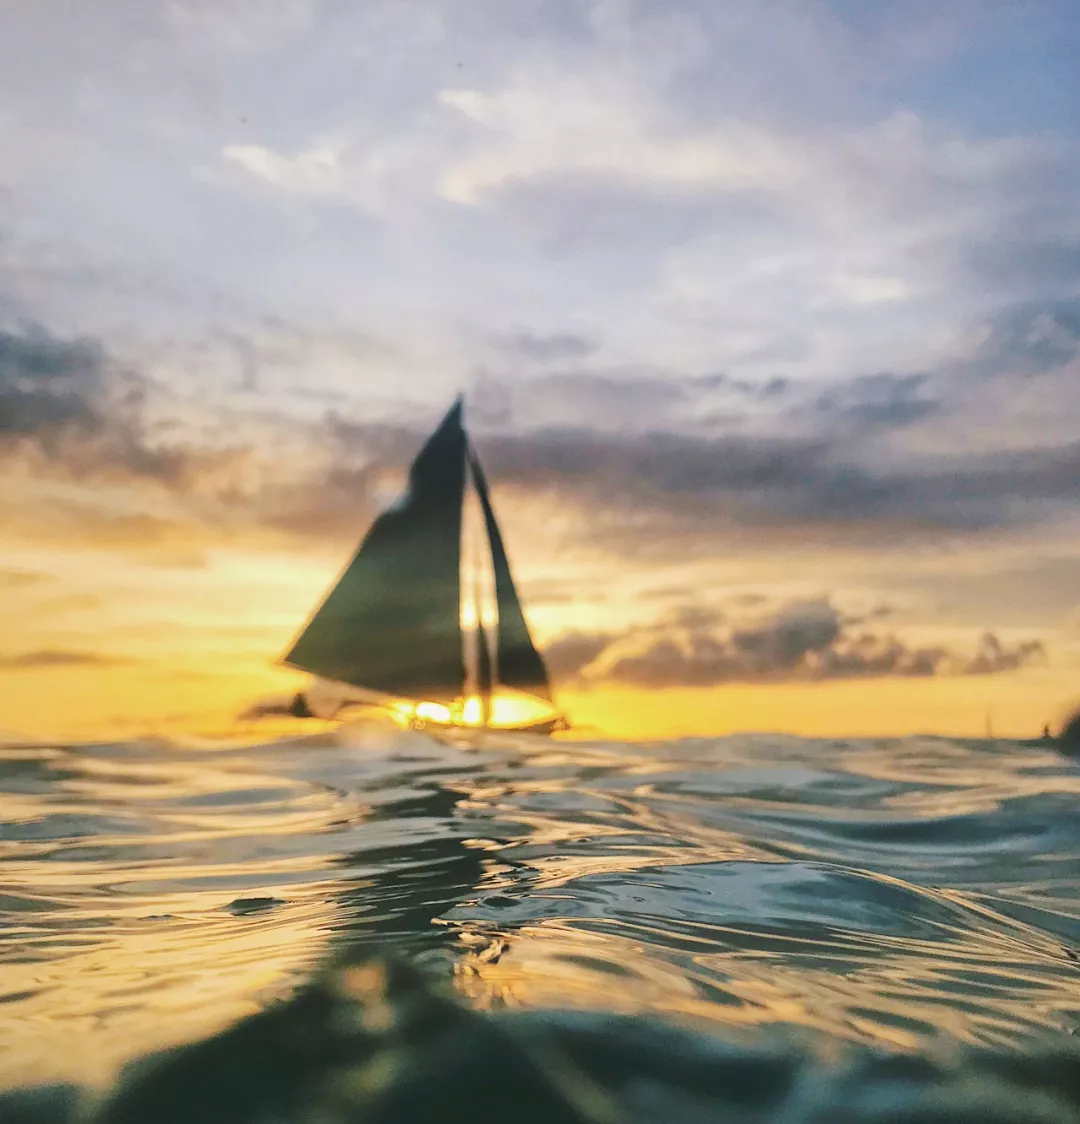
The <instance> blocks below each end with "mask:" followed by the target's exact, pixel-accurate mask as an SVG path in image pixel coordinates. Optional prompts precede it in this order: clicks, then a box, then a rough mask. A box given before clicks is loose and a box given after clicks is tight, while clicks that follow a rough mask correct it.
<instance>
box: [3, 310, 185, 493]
mask: <svg viewBox="0 0 1080 1124" xmlns="http://www.w3.org/2000/svg"><path fill="white" fill-rule="evenodd" d="M146 389H147V388H146V384H145V381H144V380H142V379H140V378H138V377H137V376H135V375H133V374H131V373H130V372H125V371H123V370H121V369H120V368H118V367H117V366H115V365H114V364H112V363H111V361H110V360H109V358H108V356H107V354H106V352H105V349H104V348H103V346H102V345H101V343H100V342H98V341H97V340H93V339H89V338H74V339H62V338H59V337H57V336H54V335H52V334H50V333H49V332H47V331H46V330H45V329H44V328H41V327H38V326H33V325H31V326H27V327H25V328H23V329H22V330H19V331H0V457H3V456H5V455H6V456H18V455H19V454H20V453H26V452H28V451H29V452H31V453H33V454H35V455H36V456H37V457H38V458H40V459H41V460H43V461H44V462H46V463H49V464H52V465H55V466H62V467H64V468H65V469H66V470H67V471H68V472H69V473H71V474H72V475H76V476H79V477H83V478H85V477H86V476H87V475H93V474H94V473H109V472H118V473H121V474H123V475H128V476H134V477H145V478H151V479H156V480H159V481H162V482H164V483H167V484H176V483H177V482H178V481H179V479H180V477H181V476H182V475H183V474H184V472H185V470H186V468H187V466H188V460H189V457H188V455H187V453H186V452H185V451H184V450H181V449H176V448H169V447H167V446H165V445H162V444H155V443H152V442H151V441H150V439H149V435H148V433H147V428H146V425H145V422H144V420H143V417H142V412H141V407H142V405H143V402H144V400H145V395H146Z"/></svg>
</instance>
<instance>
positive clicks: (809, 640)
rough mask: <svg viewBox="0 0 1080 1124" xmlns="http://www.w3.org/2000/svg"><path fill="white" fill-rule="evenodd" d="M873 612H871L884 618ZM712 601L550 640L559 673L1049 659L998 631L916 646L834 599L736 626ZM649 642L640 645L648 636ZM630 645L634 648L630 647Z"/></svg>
mask: <svg viewBox="0 0 1080 1124" xmlns="http://www.w3.org/2000/svg"><path fill="white" fill-rule="evenodd" d="M882 615H884V614H882V613H871V614H870V615H869V617H867V618H865V619H880V617H881V616H882ZM724 621H725V617H724V616H723V614H720V613H718V612H716V611H715V610H710V609H708V608H707V607H706V608H705V610H704V611H701V610H700V609H699V607H698V606H694V605H690V606H687V607H686V608H685V609H684V610H683V611H682V612H681V613H680V614H679V615H678V616H676V617H670V618H668V619H666V620H661V621H660V622H658V623H657V624H656V625H654V626H652V627H651V628H635V629H631V630H629V631H627V632H625V633H622V634H612V633H593V634H582V633H575V632H571V633H567V634H564V635H563V636H561V637H556V639H555V640H554V641H553V642H552V644H551V645H550V646H549V649H548V650H549V652H552V653H554V658H553V659H551V668H552V671H553V673H554V674H555V675H556V676H557V677H558V676H560V675H561V676H563V677H564V678H566V679H568V680H570V681H573V682H576V683H577V684H578V685H579V686H589V685H590V684H596V683H598V682H617V683H625V684H628V685H631V686H636V687H644V688H664V687H712V686H718V685H720V684H723V683H759V682H791V681H808V680H824V679H851V678H880V677H885V676H903V677H921V678H927V677H931V676H936V675H994V674H998V673H1001V672H1005V671H1014V670H1016V669H1017V668H1020V667H1023V666H1026V665H1027V664H1030V663H1033V662H1037V661H1039V660H1042V659H1045V656H1046V652H1045V648H1044V646H1043V644H1042V642H1041V641H1038V640H1027V641H1022V642H1020V643H1018V644H1016V645H1014V646H1012V647H1009V646H1007V645H1005V644H1003V643H1002V642H1001V640H1000V639H999V638H998V637H997V636H996V635H995V634H994V633H992V632H987V633H985V634H984V635H983V636H982V638H981V639H980V641H979V643H978V646H977V648H976V650H975V652H974V654H970V655H965V654H963V653H958V652H955V651H952V650H950V649H947V648H944V647H940V646H939V647H918V646H911V645H909V644H907V643H905V642H904V641H903V640H901V639H899V638H897V637H896V636H893V635H878V634H875V633H871V632H866V631H862V632H853V631H851V629H850V624H852V623H859V622H858V620H857V619H852V618H845V617H844V616H843V615H842V614H841V613H840V611H839V610H838V609H837V608H836V606H835V605H834V604H833V603H832V602H831V600H829V599H828V598H817V599H811V600H802V601H792V602H789V603H787V604H785V605H781V606H780V607H779V608H777V609H776V610H775V611H774V612H772V613H771V614H768V615H766V616H764V617H760V618H759V619H758V620H757V621H755V622H754V623H752V624H743V625H739V624H729V625H727V626H726V627H724V626H723V625H724ZM642 639H645V640H646V641H647V643H646V644H645V645H644V646H642V645H641V643H640V642H641V640H642ZM628 647H629V648H631V649H633V650H631V651H629V652H627V651H626V649H627V648H628Z"/></svg>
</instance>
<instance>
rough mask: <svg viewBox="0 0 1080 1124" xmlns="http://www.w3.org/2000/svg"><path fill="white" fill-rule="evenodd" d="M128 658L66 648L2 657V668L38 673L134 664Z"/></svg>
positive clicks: (45, 649)
mask: <svg viewBox="0 0 1080 1124" xmlns="http://www.w3.org/2000/svg"><path fill="white" fill-rule="evenodd" d="M134 662H135V661H134V660H131V659H129V658H127V657H122V656H113V655H107V654H105V653H103V652H82V651H73V650H68V649H64V648H40V649H38V650H36V651H30V652H19V653H17V654H15V655H0V667H2V668H6V669H8V670H9V671H37V670H41V669H43V668H63V667H68V668H95V667H117V666H125V665H128V664H131V663H134Z"/></svg>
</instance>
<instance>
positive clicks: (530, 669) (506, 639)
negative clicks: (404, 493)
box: [469, 446, 551, 702]
mask: <svg viewBox="0 0 1080 1124" xmlns="http://www.w3.org/2000/svg"><path fill="white" fill-rule="evenodd" d="M469 466H470V468H471V469H472V476H473V483H474V484H475V486H476V493H477V495H478V496H479V498H480V506H481V507H482V508H483V511H484V524H485V525H486V527H487V534H488V541H489V542H490V545H491V556H492V560H493V562H494V564H495V599H496V602H497V604H498V607H499V629H498V643H497V645H496V651H497V652H498V660H499V663H498V669H497V675H498V680H499V682H500V683H501V684H503V685H504V686H506V687H510V688H511V689H513V690H516V691H523V692H524V693H526V694H529V695H537V696H539V697H540V698H542V699H546V700H547V701H548V702H550V701H551V683H550V681H549V679H548V673H547V668H546V667H545V666H544V661H543V659H542V658H541V656H540V653H539V652H538V651H537V650H536V645H535V644H534V643H533V641H532V637H531V636H530V635H529V626H528V624H527V623H526V621H525V614H524V612H523V611H522V608H521V600H520V598H519V597H518V594H517V590H516V589H515V588H514V579H513V577H512V576H511V574H510V562H509V560H508V559H507V557H506V548H505V547H504V546H503V539H502V534H501V532H500V531H499V524H498V522H497V521H496V519H495V512H494V510H493V509H492V506H491V496H490V494H489V492H488V486H487V479H486V478H485V476H484V470H483V469H482V468H481V467H480V461H479V459H478V458H477V456H476V452H475V450H474V449H473V448H472V447H471V446H470V447H469Z"/></svg>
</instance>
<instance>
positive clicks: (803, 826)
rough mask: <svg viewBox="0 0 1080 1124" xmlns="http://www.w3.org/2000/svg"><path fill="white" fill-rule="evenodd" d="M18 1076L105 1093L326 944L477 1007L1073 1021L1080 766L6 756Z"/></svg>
mask: <svg viewBox="0 0 1080 1124" xmlns="http://www.w3.org/2000/svg"><path fill="white" fill-rule="evenodd" d="M0 792H2V793H3V808H4V814H3V827H2V829H0V863H2V876H0V883H2V884H0V1036H2V1041H3V1042H4V1049H3V1051H2V1052H0V1083H3V1084H17V1083H23V1082H25V1081H30V1080H46V1079H54V1078H77V1079H81V1080H100V1079H102V1078H104V1077H107V1076H108V1075H109V1074H110V1073H111V1071H112V1070H113V1068H114V1067H115V1066H116V1065H118V1064H120V1063H121V1062H123V1061H125V1060H127V1059H128V1058H129V1057H131V1056H133V1055H136V1054H139V1053H142V1052H143V1051H145V1050H147V1049H150V1048H154V1047H157V1046H160V1045H164V1044H166V1043H171V1042H177V1041H183V1040H187V1039H189V1038H191V1037H194V1036H196V1035H200V1034H204V1033H206V1032H209V1031H211V1030H214V1029H216V1028H218V1027H220V1026H221V1025H223V1024H225V1023H226V1022H228V1021H230V1020H231V1019H233V1018H235V1017H237V1016H238V1015H241V1014H244V1013H247V1012H249V1011H251V1010H254V1009H256V1008H258V1007H259V1006H260V1005H261V1004H263V1003H264V1002H265V1001H266V1000H267V999H268V998H269V997H271V996H273V995H277V994H281V993H283V992H285V991H287V990H288V989H289V988H290V987H291V986H292V985H294V984H295V983H296V982H298V981H299V980H301V979H302V978H304V977H305V976H306V975H307V974H308V973H309V972H310V971H311V970H312V969H313V968H314V967H316V966H317V965H318V964H319V963H320V962H322V961H323V960H324V959H325V958H327V957H329V956H334V955H341V954H343V953H347V952H348V951H349V950H352V949H357V948H368V949H371V948H376V947H381V948H392V949H396V950H398V951H404V952H406V953H409V954H411V955H414V956H416V957H418V958H420V959H421V960H422V961H424V962H426V963H429V964H430V965H431V966H432V967H433V968H434V969H435V970H439V971H443V970H445V971H446V972H453V973H454V978H455V980H456V984H457V986H458V988H459V989H460V991H461V992H462V993H463V994H464V995H465V996H467V997H468V998H469V999H470V1000H471V1001H472V1002H473V1003H475V1004H476V1005H477V1006H480V1007H492V1006H503V1005H510V1006H520V1007H534V1006H538V1005H560V1006H572V1007H584V1008H594V1009H602V1010H611V1011H620V1012H633V1011H641V1010H652V1011H658V1012H662V1013H664V1014H666V1015H668V1016H669V1017H671V1018H673V1019H676V1020H679V1021H683V1022H688V1023H691V1024H694V1025H708V1026H709V1027H711V1028H713V1029H716V1028H721V1029H723V1030H724V1032H725V1033H727V1034H729V1035H734V1036H740V1037H745V1036H750V1037H753V1036H754V1035H759V1034H761V1033H762V1032H763V1031H766V1032H768V1031H770V1030H775V1029H776V1028H777V1027H778V1026H780V1027H784V1028H795V1029H797V1030H798V1032H799V1033H801V1034H806V1035H809V1036H811V1038H814V1037H815V1036H830V1037H831V1036H840V1037H842V1038H845V1039H849V1040H858V1041H864V1042H872V1043H876V1044H878V1045H882V1046H886V1047H893V1048H901V1049H907V1048H913V1047H916V1046H919V1045H921V1044H923V1043H924V1042H926V1040H928V1039H931V1038H934V1037H935V1036H941V1035H946V1036H950V1037H952V1038H955V1039H958V1040H963V1041H968V1042H981V1043H1006V1042H1014V1041H1018V1040H1020V1039H1023V1038H1027V1037H1030V1036H1050V1037H1053V1036H1055V1035H1061V1034H1063V1033H1065V1032H1067V1031H1068V1030H1070V1029H1072V1027H1073V1026H1074V1025H1075V1024H1076V1023H1077V1014H1078V1012H1080V988H1078V984H1080V966H1078V964H1077V961H1076V959H1075V953H1074V951H1073V950H1074V949H1075V948H1077V947H1078V946H1080V904H1078V895H1077V889H1078V879H1080V865H1078V863H1077V859H1078V857H1080V824H1078V822H1077V817H1076V816H1075V814H1074V809H1075V806H1076V801H1077V795H1078V793H1080V773H1078V772H1077V770H1076V769H1075V767H1073V766H1071V765H1070V764H1069V763H1067V762H1064V761H1062V760H1060V759H1059V758H1057V757H1056V756H1055V755H1054V754H1053V753H1052V752H1050V751H1048V750H1047V749H1046V748H1045V747H1043V746H1035V745H1025V744H1017V743H1008V742H984V741H977V740H972V741H950V740H945V739H930V738H921V739H915V738H912V739H906V740H897V741H881V740H875V741H870V740H865V741H852V742H840V741H812V740H803V739H798V738H791V737H734V738H724V739H719V740H714V741H710V740H705V739H694V740H687V741H680V742H672V743H653V744H647V745H632V746H631V745H621V744H613V743H595V744H574V743H570V742H560V743H550V742H548V743H545V742H538V741H530V740H528V739H519V740H517V741H513V740H507V739H498V740H491V739H488V740H486V741H485V740H475V741H474V742H473V743H472V744H470V745H468V746H461V747H455V746H452V745H442V744H439V743H437V742H435V741H432V740H430V739H427V738H425V737H424V736H422V735H420V734H408V733H403V732H400V731H396V730H391V729H383V728H379V727H374V726H372V727H353V728H343V729H342V730H340V731H338V732H337V733H332V734H322V735H319V736H317V737H312V738H304V739H292V740H290V739H284V740H280V741H275V742H271V743H267V744H263V745H232V746H222V747H218V748H208V747H194V746H184V745H177V744H170V743H165V742H161V741H156V742H151V741H146V742H131V743H126V744H92V745H78V746H67V747H63V746H27V745H22V746H20V745H16V744H11V745H8V746H6V747H4V748H3V751H2V754H0Z"/></svg>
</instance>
